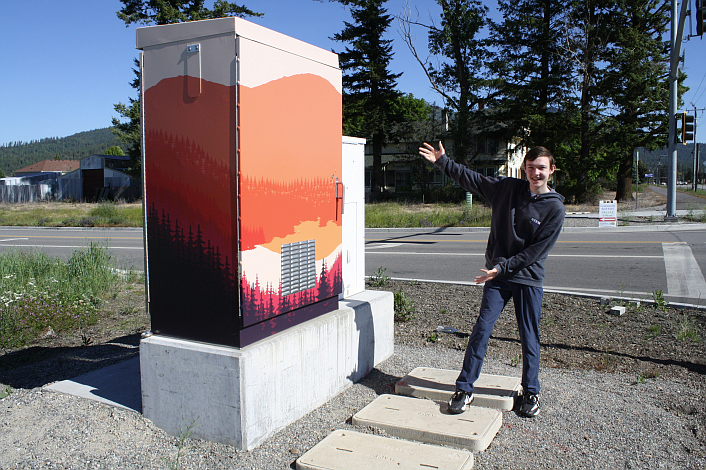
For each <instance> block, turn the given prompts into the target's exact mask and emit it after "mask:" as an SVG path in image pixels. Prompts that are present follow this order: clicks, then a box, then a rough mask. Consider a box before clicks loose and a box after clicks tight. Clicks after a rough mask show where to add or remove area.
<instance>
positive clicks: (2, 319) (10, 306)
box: [0, 244, 123, 349]
mask: <svg viewBox="0 0 706 470" xmlns="http://www.w3.org/2000/svg"><path fill="white" fill-rule="evenodd" d="M122 282H123V281H122V280H121V277H120V275H119V274H118V273H117V272H116V271H115V270H114V269H113V267H112V266H111V256H110V254H109V253H108V250H107V249H106V248H105V247H102V246H100V245H97V244H91V245H89V246H88V248H86V249H85V250H77V251H75V252H74V253H73V254H72V256H71V258H70V259H69V260H68V261H66V262H63V261H61V260H60V259H59V258H55V257H50V256H48V255H46V254H44V253H41V252H38V251H30V252H26V251H9V252H6V253H2V254H0V309H1V310H0V348H3V349H9V348H16V347H22V346H25V345H27V344H28V343H30V342H32V341H33V340H35V339H36V338H37V337H38V336H39V335H40V334H42V333H46V332H48V331H53V332H55V333H59V332H61V331H66V330H74V329H81V328H85V327H86V326H88V325H91V324H93V323H95V322H96V321H97V320H98V318H99V306H100V304H101V301H102V300H101V299H102V298H104V297H105V296H107V295H108V294H109V293H110V292H112V291H115V290H116V289H117V288H119V286H120V285H121V284H122Z"/></svg>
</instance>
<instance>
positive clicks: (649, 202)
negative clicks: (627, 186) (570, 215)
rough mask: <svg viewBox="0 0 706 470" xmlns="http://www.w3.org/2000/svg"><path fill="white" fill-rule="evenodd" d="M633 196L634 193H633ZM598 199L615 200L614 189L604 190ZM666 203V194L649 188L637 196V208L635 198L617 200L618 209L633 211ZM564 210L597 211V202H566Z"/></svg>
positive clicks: (620, 210)
mask: <svg viewBox="0 0 706 470" xmlns="http://www.w3.org/2000/svg"><path fill="white" fill-rule="evenodd" d="M633 196H634V193H633ZM599 200H601V201H612V200H615V191H605V192H603V193H602V194H601V195H600V197H599ZM665 204H667V198H666V196H662V195H660V194H658V193H656V192H654V191H652V190H651V189H650V188H646V189H645V190H644V191H642V192H641V193H640V194H638V196H637V208H636V207H635V199H634V197H633V199H632V200H629V201H621V202H618V211H619V212H623V211H634V210H640V209H650V208H655V207H659V206H663V205H665ZM565 208H566V212H598V205H597V204H591V203H586V204H566V205H565Z"/></svg>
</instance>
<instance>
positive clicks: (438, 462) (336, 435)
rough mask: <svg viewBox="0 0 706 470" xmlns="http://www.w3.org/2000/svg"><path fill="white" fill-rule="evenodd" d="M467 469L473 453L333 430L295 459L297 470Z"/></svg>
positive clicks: (470, 466) (471, 463) (471, 461)
mask: <svg viewBox="0 0 706 470" xmlns="http://www.w3.org/2000/svg"><path fill="white" fill-rule="evenodd" d="M366 468H367V469H374V470H407V469H426V468H428V469H432V468H433V469H437V470H471V469H472V468H473V454H472V453H471V452H468V451H465V450H459V449H450V448H447V447H440V446H433V445H429V444H420V443H418V442H409V441H403V440H401V439H392V438H390V437H382V436H375V435H372V434H362V433H358V432H355V431H342V430H337V431H334V432H332V433H331V434H329V435H328V437H326V439H324V440H323V441H321V442H319V443H318V444H316V445H315V446H314V447H312V448H311V449H309V451H308V452H307V453H306V454H304V455H302V456H301V457H299V459H297V470H362V469H366Z"/></svg>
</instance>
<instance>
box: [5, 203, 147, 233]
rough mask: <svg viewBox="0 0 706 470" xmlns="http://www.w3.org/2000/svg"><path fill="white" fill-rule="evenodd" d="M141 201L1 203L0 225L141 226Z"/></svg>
mask: <svg viewBox="0 0 706 470" xmlns="http://www.w3.org/2000/svg"><path fill="white" fill-rule="evenodd" d="M142 220H143V218H142V204H141V203H135V204H124V203H121V202H101V203H71V202H33V203H23V204H0V225H5V226H23V227H110V226H119V227H142Z"/></svg>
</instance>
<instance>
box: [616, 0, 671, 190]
mask: <svg viewBox="0 0 706 470" xmlns="http://www.w3.org/2000/svg"><path fill="white" fill-rule="evenodd" d="M617 7H618V11H617V12H616V13H617V14H616V15H614V16H613V18H612V21H613V23H614V28H615V31H616V33H617V34H616V37H615V42H614V44H615V46H614V47H612V48H611V49H610V50H609V52H608V55H607V60H608V63H609V65H608V67H607V73H606V78H605V84H606V86H605V89H607V90H610V95H611V101H612V103H613V108H614V113H615V114H613V115H612V116H611V118H610V124H611V127H612V128H611V131H610V132H608V133H607V135H606V137H607V140H608V143H609V144H610V146H609V148H608V154H609V157H610V159H611V160H612V161H613V162H614V163H615V164H616V165H617V167H618V168H617V193H616V199H617V200H619V201H626V200H629V199H632V190H631V188H632V181H633V179H634V176H633V155H634V151H635V149H637V148H638V147H646V148H649V149H655V148H656V147H658V146H664V145H666V143H667V142H666V134H667V126H668V122H667V115H668V107H669V87H668V82H667V81H666V80H665V79H664V78H665V76H666V75H667V74H668V71H669V70H668V60H669V51H668V46H667V44H666V42H665V41H664V39H663V36H664V34H665V32H666V29H667V27H668V25H669V16H670V15H669V7H668V5H667V4H666V3H664V2H660V1H658V0H649V1H645V0H620V1H618V2H617Z"/></svg>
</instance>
